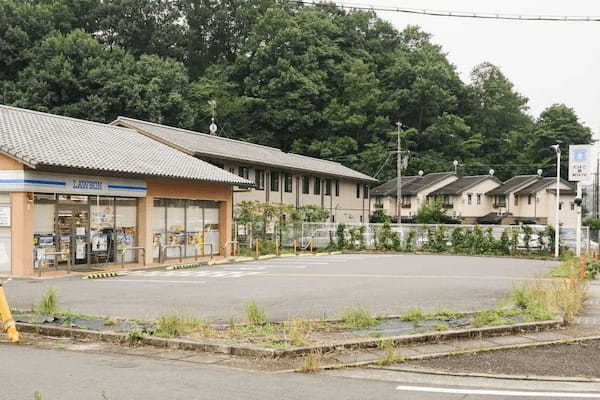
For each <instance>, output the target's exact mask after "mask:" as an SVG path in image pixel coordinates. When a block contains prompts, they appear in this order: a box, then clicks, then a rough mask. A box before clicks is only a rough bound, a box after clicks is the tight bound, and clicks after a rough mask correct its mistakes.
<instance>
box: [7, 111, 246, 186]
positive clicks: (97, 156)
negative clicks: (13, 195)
mask: <svg viewBox="0 0 600 400" xmlns="http://www.w3.org/2000/svg"><path fill="white" fill-rule="evenodd" d="M0 151H1V152H3V153H5V154H7V155H8V156H10V157H13V158H15V159H17V160H20V161H22V162H23V163H25V164H26V165H28V166H30V167H31V168H36V169H42V170H53V169H80V170H85V171H88V172H90V173H98V174H100V173H106V174H115V175H132V176H140V177H141V176H155V177H164V178H176V179H191V180H199V181H209V182H215V183H227V184H235V185H240V186H247V185H252V183H251V182H250V181H247V180H245V179H243V178H241V177H239V176H236V175H233V174H231V173H229V172H226V171H224V170H222V169H220V168H217V167H215V166H213V165H210V164H209V163H207V162H204V161H201V160H198V159H197V158H195V157H192V156H190V155H188V154H185V153H183V152H181V151H178V150H176V149H174V148H172V147H170V146H167V145H164V144H162V143H159V142H157V141H156V140H152V139H150V138H148V137H146V136H144V135H141V134H140V133H138V132H136V131H135V130H132V129H126V128H122V127H117V126H113V125H106V124H101V123H97V122H90V121H84V120H80V119H75V118H68V117H61V116H58V115H52V114H46V113H41V112H36V111H30V110H24V109H19V108H14V107H8V106H2V105H0Z"/></svg>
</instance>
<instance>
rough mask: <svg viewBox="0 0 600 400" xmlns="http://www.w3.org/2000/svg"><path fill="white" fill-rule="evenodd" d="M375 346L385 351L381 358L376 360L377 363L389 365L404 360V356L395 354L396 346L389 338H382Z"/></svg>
mask: <svg viewBox="0 0 600 400" xmlns="http://www.w3.org/2000/svg"><path fill="white" fill-rule="evenodd" d="M377 347H378V348H379V349H380V350H383V351H384V352H385V354H384V356H383V358H382V359H381V360H379V361H378V362H377V364H378V365H382V366H383V365H391V364H395V363H398V362H403V361H404V357H402V356H399V355H397V354H396V346H394V342H392V341H391V340H382V341H380V342H379V343H378V344H377Z"/></svg>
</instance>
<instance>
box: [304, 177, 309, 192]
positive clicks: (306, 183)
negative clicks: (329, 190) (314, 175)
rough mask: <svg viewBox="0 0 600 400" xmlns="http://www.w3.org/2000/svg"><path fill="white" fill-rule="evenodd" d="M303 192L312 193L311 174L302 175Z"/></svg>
mask: <svg viewBox="0 0 600 400" xmlns="http://www.w3.org/2000/svg"><path fill="white" fill-rule="evenodd" d="M302 193H304V194H310V177H309V176H303V177H302Z"/></svg>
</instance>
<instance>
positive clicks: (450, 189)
mask: <svg viewBox="0 0 600 400" xmlns="http://www.w3.org/2000/svg"><path fill="white" fill-rule="evenodd" d="M487 179H492V180H494V181H496V182H498V183H501V182H500V179H498V178H496V177H495V176H491V175H475V176H462V177H460V178H458V180H456V181H454V182H452V183H450V184H448V185H446V186H444V187H442V188H440V189H438V190H436V191H434V192H432V193H430V196H438V195H458V194H461V193H463V192H465V191H466V190H468V189H469V188H471V187H473V186H475V185H477V184H479V183H481V182H483V181H485V180H487Z"/></svg>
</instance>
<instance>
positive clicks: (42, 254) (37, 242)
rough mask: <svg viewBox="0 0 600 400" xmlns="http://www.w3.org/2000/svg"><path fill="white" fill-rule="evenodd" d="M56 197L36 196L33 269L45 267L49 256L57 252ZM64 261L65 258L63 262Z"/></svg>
mask: <svg viewBox="0 0 600 400" xmlns="http://www.w3.org/2000/svg"><path fill="white" fill-rule="evenodd" d="M55 199H56V196H55V195H53V194H36V195H35V199H34V207H33V242H34V246H35V252H34V255H33V257H34V258H33V263H34V268H40V267H42V266H44V267H45V266H46V265H45V264H46V263H47V262H49V261H51V260H50V257H52V256H50V255H46V253H48V254H50V253H54V252H56V250H57V245H58V241H57V240H55V239H56V237H55V233H54V207H55V204H56V200H55ZM64 261H66V258H65V260H64Z"/></svg>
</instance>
